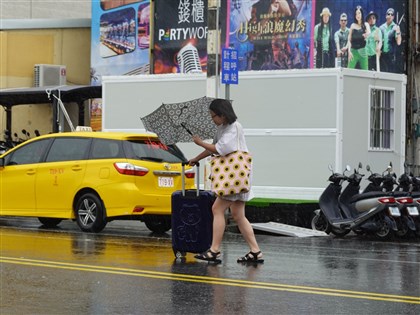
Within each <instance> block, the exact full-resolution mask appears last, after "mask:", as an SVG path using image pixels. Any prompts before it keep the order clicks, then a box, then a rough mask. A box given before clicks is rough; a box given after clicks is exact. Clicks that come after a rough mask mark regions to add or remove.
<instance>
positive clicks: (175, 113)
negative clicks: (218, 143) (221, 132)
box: [141, 97, 217, 144]
mask: <svg viewBox="0 0 420 315" xmlns="http://www.w3.org/2000/svg"><path fill="white" fill-rule="evenodd" d="M213 100H214V98H210V97H201V98H197V99H194V100H191V101H186V102H181V103H172V104H162V105H161V106H160V107H159V108H158V109H156V110H155V111H154V112H152V113H151V114H149V115H147V116H145V117H141V120H142V122H143V125H144V127H145V128H146V130H147V131H152V132H154V133H156V134H157V135H158V136H159V138H160V140H161V141H162V142H163V143H165V144H174V143H177V142H192V135H197V136H199V137H200V138H202V139H213V138H214V136H215V135H216V130H217V126H216V124H215V123H214V122H213V120H212V119H211V116H210V113H209V106H210V103H211V102H212V101H213Z"/></svg>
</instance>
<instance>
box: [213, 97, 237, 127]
mask: <svg viewBox="0 0 420 315" xmlns="http://www.w3.org/2000/svg"><path fill="white" fill-rule="evenodd" d="M209 109H210V110H211V111H212V112H213V113H215V114H216V115H217V116H223V117H225V118H226V121H227V123H228V124H229V125H230V124H232V123H234V122H235V121H236V119H237V118H238V117H237V116H236V114H235V111H234V110H233V107H232V103H231V102H230V101H228V100H225V99H223V98H216V99H214V100H213V101H212V102H211V103H210V106H209Z"/></svg>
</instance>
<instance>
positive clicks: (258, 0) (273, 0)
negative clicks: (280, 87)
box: [227, 0, 408, 73]
mask: <svg viewBox="0 0 420 315" xmlns="http://www.w3.org/2000/svg"><path fill="white" fill-rule="evenodd" d="M356 11H358V14H359V17H358V18H356ZM407 11H408V1H406V0H375V1H370V0H312V1H311V0H231V1H230V10H229V20H228V23H229V37H228V43H227V44H228V45H229V47H233V48H235V49H237V50H238V57H239V70H240V71H246V70H272V69H305V68H329V67H350V68H356V69H364V70H373V71H386V72H394V73H404V72H405V68H406V62H407V34H408V29H407V21H408V17H407ZM340 30H341V31H340ZM349 36H350V37H349ZM349 39H351V41H350V44H351V46H349V45H348V42H349Z"/></svg>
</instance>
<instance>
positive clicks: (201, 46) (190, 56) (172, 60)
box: [153, 0, 208, 74]
mask: <svg viewBox="0 0 420 315" xmlns="http://www.w3.org/2000/svg"><path fill="white" fill-rule="evenodd" d="M154 3H155V16H154V49H153V64H154V67H153V69H154V73H156V74H158V73H200V72H203V71H205V70H206V68H207V29H208V28H207V0H156V1H155V2H154Z"/></svg>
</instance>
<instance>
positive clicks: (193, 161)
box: [188, 158, 199, 166]
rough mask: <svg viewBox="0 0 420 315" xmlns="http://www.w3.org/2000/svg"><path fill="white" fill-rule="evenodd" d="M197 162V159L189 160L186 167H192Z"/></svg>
mask: <svg viewBox="0 0 420 315" xmlns="http://www.w3.org/2000/svg"><path fill="white" fill-rule="evenodd" d="M198 161H199V160H198V159H197V158H193V159H191V160H189V161H188V165H190V166H194V165H195V164H197V163H198Z"/></svg>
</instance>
